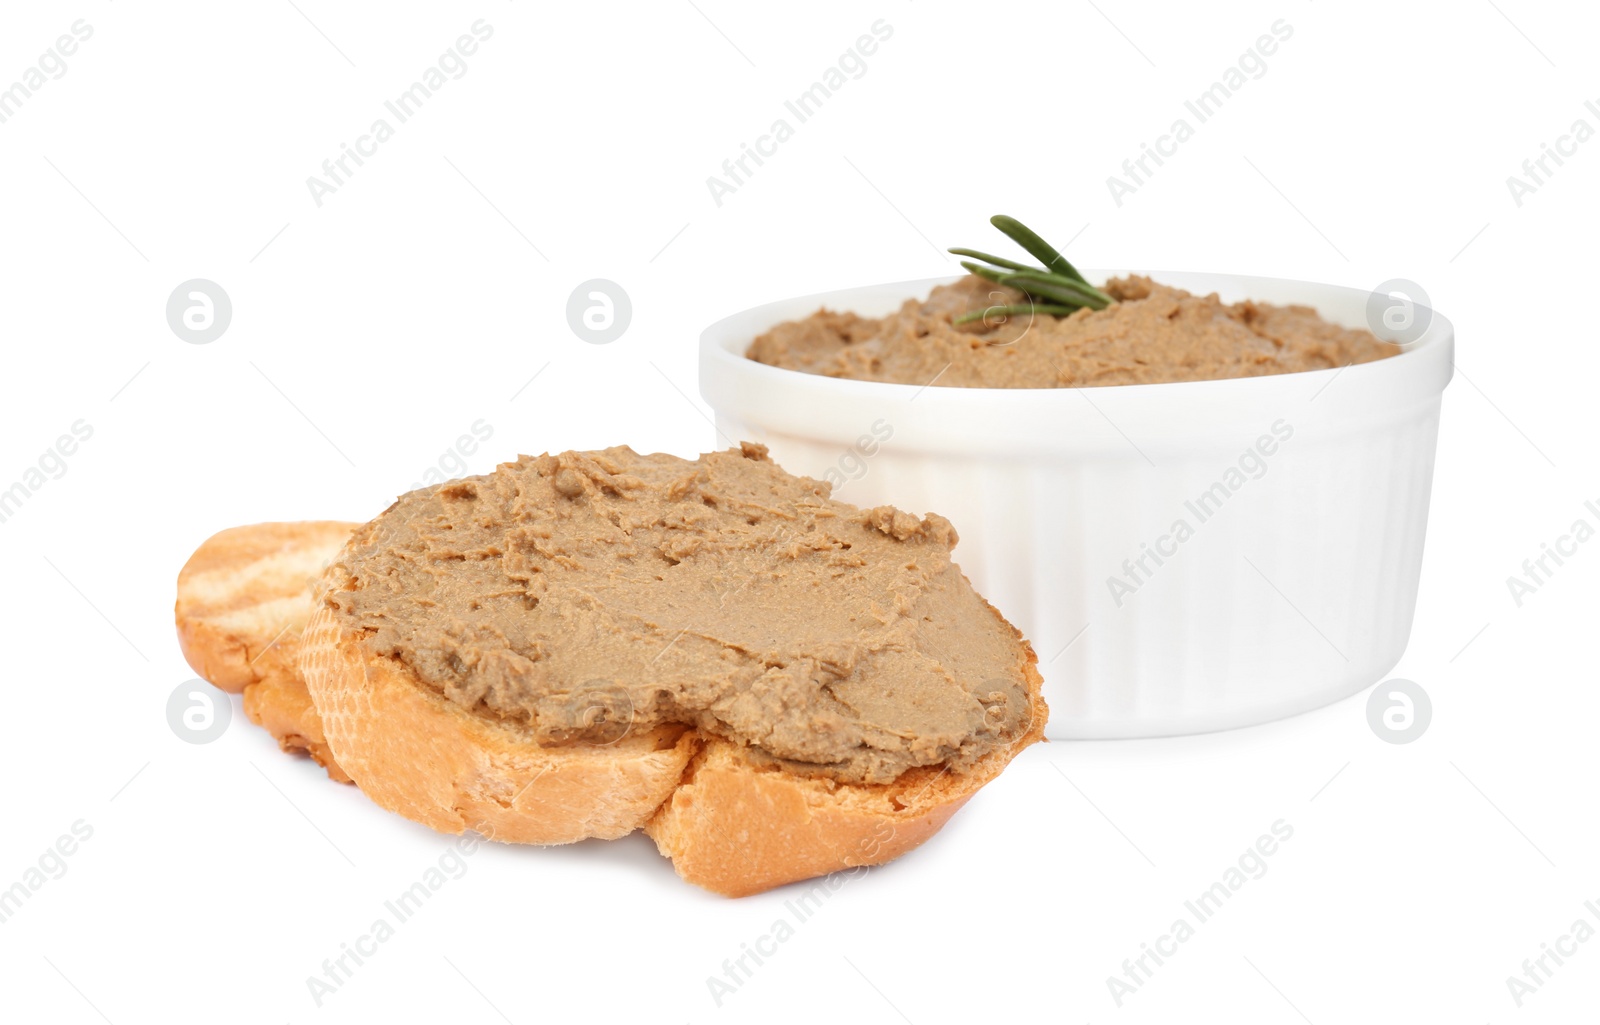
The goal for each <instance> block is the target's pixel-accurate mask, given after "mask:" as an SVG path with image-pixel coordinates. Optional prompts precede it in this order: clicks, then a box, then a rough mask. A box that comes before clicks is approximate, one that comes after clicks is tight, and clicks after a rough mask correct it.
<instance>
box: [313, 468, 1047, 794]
mask: <svg viewBox="0 0 1600 1025" xmlns="http://www.w3.org/2000/svg"><path fill="white" fill-rule="evenodd" d="M828 494H829V485H827V484H825V483H822V482H819V481H814V480H810V479H808V478H804V477H794V476H791V475H790V474H788V473H785V472H784V471H783V470H782V469H781V468H780V467H778V466H777V464H775V463H773V462H771V461H770V460H769V459H768V458H767V456H766V449H765V448H763V447H761V446H759V445H752V444H745V445H744V446H742V447H741V449H739V450H729V451H726V452H716V453H712V454H710V455H705V456H702V457H700V459H698V460H695V461H692V462H691V461H688V460H684V459H679V458H676V457H674V456H668V455H648V456H642V455H639V454H637V453H635V452H634V451H633V450H631V449H629V448H626V447H619V448H610V449H605V450H604V451H599V452H563V453H562V454H560V455H542V456H538V457H536V458H535V457H529V456H522V457H520V458H519V459H518V460H517V461H516V462H514V463H504V464H502V465H501V466H499V467H498V468H497V469H496V470H495V471H494V472H493V473H491V474H487V475H485V476H481V477H468V478H465V479H463V480H459V481H453V482H451V483H448V484H443V485H439V486H437V487H433V488H425V489H422V490H419V491H413V492H410V493H409V494H406V495H403V496H401V497H400V499H399V500H398V501H396V502H395V504H394V505H393V506H391V507H390V508H389V509H388V510H387V511H385V512H384V513H383V514H382V515H381V516H379V517H378V518H377V519H375V520H373V521H372V522H370V523H368V524H366V525H365V526H363V527H362V528H361V529H359V530H358V531H357V532H356V533H355V536H354V537H353V539H352V540H351V542H350V544H349V545H348V546H347V547H346V548H345V549H344V551H343V552H342V553H341V555H340V557H339V559H338V561H337V562H336V564H335V565H334V566H333V567H332V569H331V571H330V572H331V576H330V578H329V582H330V588H329V590H328V592H327V595H326V597H327V600H328V601H329V602H330V604H332V605H333V607H334V608H335V609H336V610H337V611H338V614H339V615H340V616H341V617H342V618H343V619H344V621H345V622H346V624H347V626H349V627H353V628H355V629H357V630H358V631H361V632H362V633H364V638H363V640H362V643H363V644H364V645H365V646H366V649H367V651H368V652H369V654H370V655H372V656H374V657H379V658H387V659H393V660H395V661H396V662H399V663H402V664H403V665H404V666H405V667H407V668H408V669H409V670H410V671H411V673H412V674H414V675H415V677H416V678H417V679H418V680H419V681H420V682H421V683H422V684H423V685H424V686H426V687H428V688H430V689H432V690H434V691H436V692H438V693H440V694H442V695H443V696H444V697H445V698H447V699H448V700H450V701H452V702H454V703H455V704H457V705H459V706H460V707H462V708H464V709H469V710H473V711H475V712H478V713H480V714H486V715H489V716H493V717H499V718H503V719H507V720H514V721H517V722H520V723H524V724H527V725H528V726H530V727H531V728H532V729H533V730H534V731H535V733H536V735H537V736H538V738H539V741H540V743H543V744H552V745H554V744H562V743H572V742H589V743H608V742H614V741H615V740H616V739H618V738H619V737H620V736H621V731H622V730H623V729H632V730H642V729H649V728H652V727H655V726H660V725H666V724H672V723H681V724H684V725H686V726H691V727H695V728H697V729H700V730H702V731H704V732H706V733H709V734H714V735H717V736H721V737H725V738H728V739H730V740H734V741H736V742H741V743H744V744H747V745H750V746H751V747H753V748H755V749H757V755H758V759H759V758H769V759H772V760H775V761H777V762H781V763H783V764H784V765H785V767H787V768H789V769H791V770H794V771H801V772H806V773H810V774H813V775H820V776H823V777H827V778H832V779H835V780H838V781H841V782H868V783H882V782H889V781H891V780H893V779H895V778H896V777H898V776H899V775H900V774H901V773H902V772H904V771H905V770H906V769H908V768H910V767H912V766H919V765H932V764H938V763H945V762H948V763H950V765H951V767H952V768H953V769H959V768H960V767H962V766H963V765H967V764H970V763H971V762H972V761H973V760H975V759H976V758H978V757H979V756H981V755H983V754H984V753H986V752H987V751H989V750H991V749H992V748H994V747H996V746H998V745H1001V744H1005V743H1009V742H1010V741H1011V740H1012V739H1014V738H1015V737H1017V736H1019V735H1020V734H1021V733H1022V732H1024V731H1025V730H1026V729H1027V726H1028V720H1029V717H1030V714H1031V713H1030V706H1029V701H1028V697H1027V693H1026V690H1025V683H1024V679H1023V675H1022V664H1023V659H1024V656H1023V654H1022V643H1021V641H1020V640H1019V639H1018V638H1017V636H1016V634H1015V631H1013V630H1012V629H1011V628H1010V627H1009V626H1008V625H1007V624H1006V623H1005V622H1004V621H1003V620H1001V619H1000V618H999V617H998V616H997V615H995V614H994V613H993V612H992V611H991V610H990V609H989V608H988V607H986V606H985V604H984V602H983V599H982V598H980V597H979V596H978V595H977V593H976V592H974V591H973V589H972V586H971V585H970V584H969V583H967V580H966V578H965V577H963V576H962V575H961V571H960V570H959V569H958V568H957V567H956V566H955V564H953V563H952V562H951V561H950V549H951V547H952V546H953V545H954V544H955V541H956V535H955V531H954V530H953V529H952V528H951V526H950V524H949V522H948V521H946V520H945V519H943V518H942V517H939V516H936V515H932V514H930V515H928V516H927V517H925V518H922V519H919V518H917V517H916V516H912V515H909V514H907V513H904V512H900V511H898V510H895V509H893V508H890V507H887V506H884V507H880V508H877V509H872V510H859V509H857V508H855V507H854V506H850V505H846V504H844V503H843V502H838V501H834V500H832V499H830V498H829V497H828Z"/></svg>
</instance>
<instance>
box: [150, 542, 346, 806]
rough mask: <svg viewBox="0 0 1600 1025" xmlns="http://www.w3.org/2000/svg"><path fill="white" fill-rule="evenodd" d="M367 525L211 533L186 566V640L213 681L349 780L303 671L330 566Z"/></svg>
mask: <svg viewBox="0 0 1600 1025" xmlns="http://www.w3.org/2000/svg"><path fill="white" fill-rule="evenodd" d="M357 526H359V524H355V523H343V522H338V521H332V520H328V521H318V522H305V523H256V524H252V525H250V526H245V527H231V528H229V529H227V530H224V531H221V532H219V533H217V534H214V535H212V536H211V537H210V538H208V539H207V540H206V541H205V543H203V544H202V545H201V546H200V547H199V548H197V549H196V550H195V552H194V554H193V555H191V556H190V557H189V561H188V562H186V563H184V566H183V569H181V570H180V571H179V572H178V597H177V602H176V603H175V605H174V607H173V617H174V619H175V620H176V623H177V629H178V645H179V647H180V648H181V649H182V651H183V657H184V659H185V660H186V661H187V662H188V663H189V665H190V666H191V667H192V668H193V669H194V671H195V672H196V673H197V674H198V675H199V676H200V677H201V678H202V679H204V680H207V681H208V682H210V683H211V684H213V685H215V686H216V687H219V688H221V689H222V690H225V691H228V692H229V693H232V694H243V695H244V711H245V714H246V715H247V716H249V717H250V720H251V721H252V722H254V723H256V724H258V725H260V726H262V727H264V728H265V729H266V730H267V731H268V732H269V733H271V734H272V735H273V737H275V738H276V739H277V741H278V746H279V747H281V748H282V749H283V750H285V751H291V752H292V751H304V752H306V753H307V754H309V755H310V756H311V757H312V758H313V759H315V760H316V762H317V763H318V764H319V765H321V766H322V767H323V768H325V769H326V770H327V772H328V776H329V778H330V779H333V780H336V781H338V782H341V783H348V782H350V777H349V776H348V775H347V774H346V773H345V772H344V770H343V769H341V768H340V767H339V765H338V762H337V761H336V760H335V759H334V757H333V754H332V752H331V751H330V750H329V748H328V744H327V741H326V738H325V737H324V736H323V732H322V722H321V719H320V718H319V717H318V715H317V710H316V707H315V706H314V705H313V704H312V702H311V695H310V693H309V692H308V691H307V690H306V686H305V681H304V679H303V678H302V677H301V675H300V669H299V649H300V636H301V632H302V631H303V630H304V628H305V625H306V622H307V620H308V619H309V618H310V615H311V605H312V603H311V593H312V588H313V586H314V585H315V583H316V581H317V580H318V578H320V577H321V575H322V570H323V568H324V567H325V566H327V564H328V563H329V562H330V561H332V559H333V557H334V556H335V555H337V554H338V552H339V549H340V548H342V547H343V546H344V543H345V541H346V540H348V539H349V537H350V534H351V533H352V532H353V531H354V530H355V528H356V527H357Z"/></svg>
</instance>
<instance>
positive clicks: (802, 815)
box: [645, 606, 1049, 897]
mask: <svg viewBox="0 0 1600 1025" xmlns="http://www.w3.org/2000/svg"><path fill="white" fill-rule="evenodd" d="M990 611H994V608H993V606H990ZM995 615H996V616H999V613H998V612H995ZM1019 636H1020V635H1019ZM1023 648H1024V650H1025V652H1026V655H1027V661H1026V662H1025V663H1024V664H1023V665H1022V667H1021V669H1022V671H1023V673H1024V674H1025V676H1026V678H1027V681H1028V695H1029V698H1030V700H1031V702H1032V720H1031V722H1030V723H1029V725H1028V729H1027V730H1026V731H1025V732H1023V733H1022V735H1021V736H1019V737H1018V738H1017V739H1016V740H1015V741H1013V742H1012V743H1011V745H1010V746H1008V747H1004V748H996V749H995V750H993V751H990V752H989V753H988V754H987V755H985V756H984V757H983V758H981V759H979V760H978V761H977V762H976V763H975V764H973V765H972V766H970V767H968V768H967V769H965V770H964V771H962V772H959V773H958V772H954V771H950V770H948V769H946V768H944V767H941V766H932V767H924V768H917V769H912V770H910V771H909V772H906V773H904V774H902V775H901V776H900V778H899V779H897V780H895V781H894V782H893V783H889V784H882V785H866V784H843V783H835V782H832V781H830V780H825V779H817V778H810V777H806V776H800V775H796V774H794V773H791V772H786V771H783V770H782V769H781V768H777V767H774V766H772V765H767V764H758V763H757V762H756V761H754V760H752V759H751V758H750V757H749V755H748V754H747V753H746V752H745V750H744V749H742V748H740V747H738V746H737V745H734V744H730V743H728V742H726V741H721V740H713V741H709V742H707V743H706V745H705V748H704V750H702V751H701V752H700V753H699V754H698V755H697V756H696V757H695V759H694V761H693V762H691V763H690V765H689V770H688V772H687V773H686V774H685V776H684V780H683V783H682V785H681V786H679V787H678V789H677V790H675V791H673V793H672V796H671V797H670V798H668V800H667V802H666V803H665V804H663V805H662V806H661V810H660V811H658V812H656V814H655V816H654V817H653V818H651V820H650V821H649V822H648V823H647V824H646V825H645V832H646V833H648V834H649V835H650V837H651V838H652V839H653V840H655V842H656V847H657V848H659V849H660V851H661V853H662V854H664V855H666V856H667V857H669V858H671V859H672V865H673V867H674V868H675V869H677V871H678V875H680V876H682V877H683V878H684V879H685V880H687V881H688V882H691V883H694V884H695V885H696V886H701V887H704V888H705V889H707V890H710V891H712V892H713V893H720V894H722V895H724V896H727V897H745V896H748V895H750V894H753V893H760V892H762V891H763V890H770V889H772V888H773V887H775V886H782V885H783V884H785V883H792V882H796V881H798V880H801V879H810V878H812V877H813V876H821V875H827V874H829V873H831V872H837V871H839V870H841V869H846V868H854V867H856V866H864V865H879V864H882V863H884V862H886V861H892V860H894V859H895V858H898V857H900V856H901V855H902V854H905V853H906V852H907V851H910V850H911V849H912V848H914V847H917V846H918V845H920V844H921V843H922V842H923V841H924V840H926V839H927V838H928V837H930V836H932V835H933V834H934V833H936V832H938V831H939V828H940V827H941V826H943V825H944V824H945V822H946V821H948V820H949V818H950V816H952V815H954V814H955V813H956V811H957V810H959V809H960V808H961V806H962V805H964V804H966V803H967V799H968V798H970V797H971V796H972V795H973V794H975V793H977V792H978V790H979V788H981V787H982V786H983V785H984V784H985V783H988V782H989V781H990V780H992V779H994V778H995V777H996V776H998V775H999V774H1000V770H1002V769H1004V768H1005V767H1006V765H1007V763H1009V762H1010V761H1011V759H1012V758H1013V757H1015V756H1016V755H1017V754H1018V753H1019V752H1020V751H1021V750H1022V749H1023V748H1025V747H1027V746H1028V745H1030V744H1032V743H1034V742H1035V741H1037V740H1040V739H1041V738H1042V737H1043V736H1044V724H1045V719H1046V718H1047V717H1048V714H1049V711H1048V709H1047V708H1046V707H1045V703H1044V699H1043V697H1042V696H1041V695H1040V693H1039V687H1040V684H1041V683H1042V680H1041V678H1040V676H1039V671H1038V669H1037V667H1036V664H1037V662H1038V657H1037V656H1036V655H1034V653H1033V648H1032V646H1031V645H1028V644H1027V642H1026V641H1024V642H1023Z"/></svg>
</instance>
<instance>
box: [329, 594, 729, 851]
mask: <svg viewBox="0 0 1600 1025" xmlns="http://www.w3.org/2000/svg"><path fill="white" fill-rule="evenodd" d="M300 667H301V672H302V674H303V675H304V677H305V680H306V684H307V686H308V687H309V689H310V692H311V698H312V700H313V701H314V702H315V703H316V706H317V711H318V712H319V713H320V715H321V717H322V723H323V729H324V732H325V734H326V736H327V739H328V745H329V747H330V748H332V750H333V754H334V757H335V758H337V759H338V761H339V764H340V765H341V766H342V767H343V768H344V769H345V771H347V772H349V774H350V775H351V777H352V778H354V779H355V782H356V785H357V786H359V787H360V788H361V790H362V792H363V793H365V794H366V795H367V796H368V797H370V798H372V800H373V801H375V802H376V803H377V804H379V805H380V806H382V807H384V808H387V809H389V810H390V811H392V812H397V813H398V814H400V815H404V816H405V817H406V818H408V819H411V820H413V821H415V822H420V823H422V824H423V825H426V826H430V827H432V828H434V829H437V830H439V831H440V832H444V833H460V832H462V831H463V830H466V829H472V830H475V831H477V832H479V833H482V834H483V835H485V836H488V837H490V838H492V839H495V840H501V841H504V842H507V843H530V844H565V843H573V842H575V841H578V840H584V839H588V838H590V837H599V838H600V839H605V840H611V839H615V838H617V837H619V836H625V835H627V834H628V833H631V832H633V831H634V830H635V829H638V828H639V827H640V826H642V825H644V823H645V820H646V819H648V818H649V817H650V816H651V814H652V813H654V812H655V810H656V809H657V808H658V807H660V806H661V803H662V802H663V801H665V800H666V799H667V796H668V795H669V794H671V793H672V791H673V789H674V788H675V787H677V785H678V781H679V780H680V779H682V778H683V771H684V767H685V766H687V765H688V763H689V759H690V758H691V757H692V756H693V755H694V753H695V751H696V749H697V748H698V747H699V739H698V737H697V736H696V734H695V733H694V731H692V730H688V729H685V728H683V727H681V726H668V727H660V728H657V729H653V730H649V731H645V732H639V733H634V732H629V733H627V734H625V735H624V736H622V737H621V738H620V739H618V740H617V741H616V742H615V743H612V744H606V745H599V744H573V745H567V746H561V747H544V746H541V745H540V744H539V742H538V740H537V738H536V737H535V736H534V734H533V732H532V731H531V730H528V729H525V728H523V727H522V726H520V725H518V724H516V723H512V722H506V721H501V720H499V719H496V718H493V717H491V716H487V715H482V714H479V713H476V712H471V711H468V710H466V709H463V708H461V707H460V706H458V705H455V704H453V703H451V702H450V701H448V700H447V699H446V698H444V697H443V696H442V695H440V694H438V693H435V692H434V691H431V690H429V689H428V688H427V687H426V686H424V685H423V684H422V682H421V681H419V680H418V679H417V678H416V677H415V676H414V675H413V674H412V673H411V671H410V670H409V669H408V668H407V667H405V666H404V665H403V664H401V663H398V662H394V661H391V660H388V659H383V658H377V657H373V656H371V655H368V654H367V653H366V651H365V649H364V648H363V647H362V645H361V643H360V639H359V638H358V637H357V636H356V635H355V634H353V633H352V632H350V631H349V630H346V629H344V628H343V627H341V625H340V623H339V621H338V620H337V618H336V617H335V614H334V613H333V612H332V611H331V610H329V609H328V608H326V607H324V608H320V609H318V610H317V611H316V612H315V613H314V614H313V615H312V617H311V623H310V625H309V626H308V627H307V628H306V632H305V635H304V637H303V638H302V640H301V646H300Z"/></svg>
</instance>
